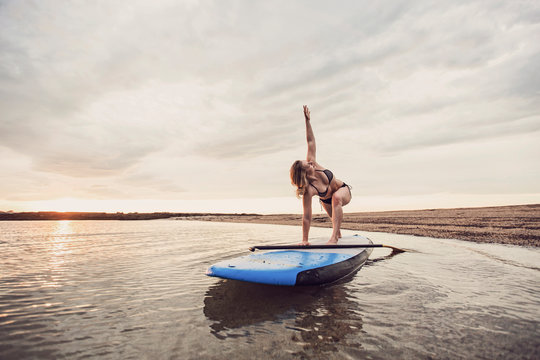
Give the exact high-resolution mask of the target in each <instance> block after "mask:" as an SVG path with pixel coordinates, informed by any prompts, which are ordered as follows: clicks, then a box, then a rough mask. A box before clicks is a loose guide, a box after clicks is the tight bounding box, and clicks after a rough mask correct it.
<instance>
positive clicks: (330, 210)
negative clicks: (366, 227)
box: [321, 201, 341, 239]
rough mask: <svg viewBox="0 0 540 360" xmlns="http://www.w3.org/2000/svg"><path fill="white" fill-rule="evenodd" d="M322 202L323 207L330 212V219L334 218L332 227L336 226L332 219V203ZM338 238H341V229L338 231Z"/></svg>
mask: <svg viewBox="0 0 540 360" xmlns="http://www.w3.org/2000/svg"><path fill="white" fill-rule="evenodd" d="M321 204H322V207H323V208H324V210H325V211H326V213H327V214H328V216H329V217H330V220H332V228H333V227H334V219H332V205H331V204H327V203H324V202H322V201H321ZM338 239H341V230H340V231H338Z"/></svg>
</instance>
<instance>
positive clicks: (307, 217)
mask: <svg viewBox="0 0 540 360" xmlns="http://www.w3.org/2000/svg"><path fill="white" fill-rule="evenodd" d="M311 198H312V196H311V195H310V194H308V192H307V191H306V192H305V193H304V196H302V204H303V207H304V215H303V216H302V244H304V245H309V228H310V226H311V216H312V211H311Z"/></svg>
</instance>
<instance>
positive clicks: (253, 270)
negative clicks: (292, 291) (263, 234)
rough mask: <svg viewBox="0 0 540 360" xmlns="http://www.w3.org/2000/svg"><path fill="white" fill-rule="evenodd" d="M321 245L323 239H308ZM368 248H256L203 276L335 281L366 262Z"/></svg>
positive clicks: (353, 240) (345, 241)
mask: <svg viewBox="0 0 540 360" xmlns="http://www.w3.org/2000/svg"><path fill="white" fill-rule="evenodd" d="M310 243H311V245H323V244H325V243H326V240H310ZM353 244H372V242H371V240H369V239H368V238H366V237H363V236H359V235H355V236H349V237H344V238H342V239H340V240H339V243H338V245H353ZM372 251H373V249H371V248H344V249H339V248H338V249H305V250H304V249H298V250H297V249H295V250H272V251H260V252H255V253H254V254H250V255H246V256H241V257H236V258H233V259H228V260H224V261H220V262H218V263H217V264H214V265H212V266H210V267H209V268H208V270H207V271H206V275H208V276H216V277H220V278H224V279H232V280H241V281H249V282H255V283H263V284H271V285H288V286H298V285H321V284H328V283H332V282H335V281H337V280H339V279H341V278H344V277H346V276H348V275H350V274H352V273H354V272H356V271H358V270H359V269H360V268H361V267H362V265H364V263H365V262H366V260H367V258H368V257H369V255H370V254H371V252H372Z"/></svg>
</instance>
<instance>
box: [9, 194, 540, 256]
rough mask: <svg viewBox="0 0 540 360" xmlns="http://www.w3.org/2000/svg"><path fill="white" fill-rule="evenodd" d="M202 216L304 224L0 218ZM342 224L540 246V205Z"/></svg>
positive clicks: (14, 216)
mask: <svg viewBox="0 0 540 360" xmlns="http://www.w3.org/2000/svg"><path fill="white" fill-rule="evenodd" d="M169 218H171V219H179V220H202V221H217V222H236V223H258V224H276V225H297V226H300V225H301V219H302V216H301V215H299V214H278V215H260V214H245V213H243V214H223V213H169V212H155V213H102V212H53V211H46V212H20V213H15V212H0V221H2V220H3V221H28V220H154V219H169ZM312 226H317V227H331V226H332V223H331V220H330V219H329V218H328V216H327V215H322V214H317V215H314V216H313V221H312ZM342 228H343V229H349V230H358V231H373V232H387V233H396V234H408V235H417V236H427V237H434V238H447V239H460V240H467V241H474V242H480V243H499V244H512V245H522V246H534V247H540V204H533V205H512V206H496V207H479V208H455V209H427V210H400V211H379V212H357V213H345V217H344V220H343V225H342Z"/></svg>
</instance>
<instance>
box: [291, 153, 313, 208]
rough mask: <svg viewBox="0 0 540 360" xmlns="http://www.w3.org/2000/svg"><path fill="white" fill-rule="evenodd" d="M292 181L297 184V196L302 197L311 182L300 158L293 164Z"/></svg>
mask: <svg viewBox="0 0 540 360" xmlns="http://www.w3.org/2000/svg"><path fill="white" fill-rule="evenodd" d="M291 183H292V184H293V185H294V186H296V197H297V198H299V199H301V198H302V196H303V195H304V192H305V191H306V186H308V184H309V182H308V179H307V172H306V170H305V169H303V168H302V161H300V160H296V161H295V162H294V163H293V164H292V166H291Z"/></svg>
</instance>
